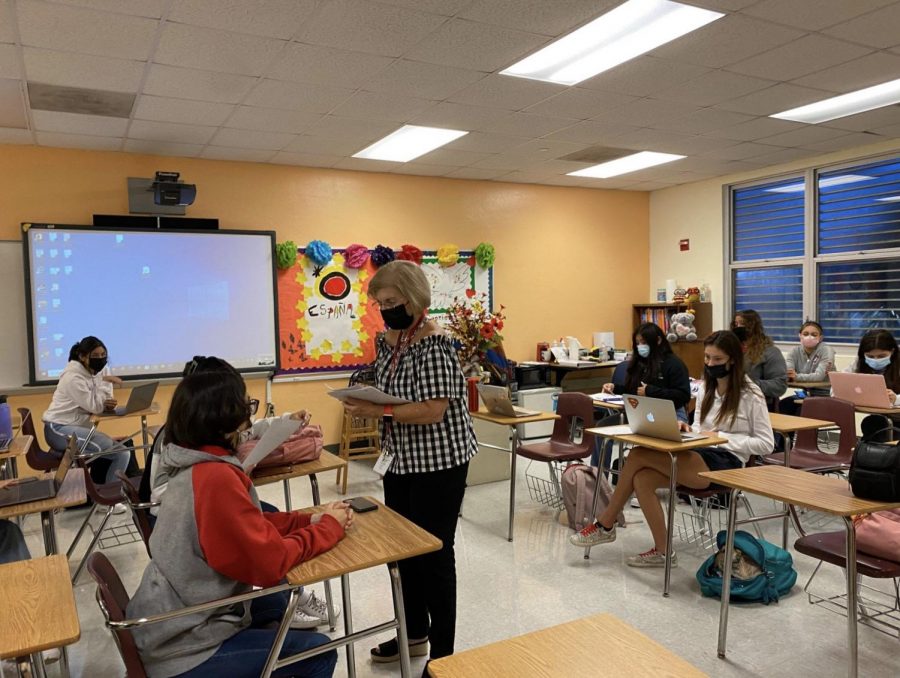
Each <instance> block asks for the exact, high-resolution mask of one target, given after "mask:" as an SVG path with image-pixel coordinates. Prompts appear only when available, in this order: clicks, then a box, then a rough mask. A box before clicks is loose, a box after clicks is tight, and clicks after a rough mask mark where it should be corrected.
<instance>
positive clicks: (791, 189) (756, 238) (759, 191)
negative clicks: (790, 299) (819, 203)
mask: <svg viewBox="0 0 900 678" xmlns="http://www.w3.org/2000/svg"><path fill="white" fill-rule="evenodd" d="M804 193H805V187H804V184H803V179H802V178H801V177H793V178H791V179H782V180H780V181H775V182H772V183H768V184H763V185H761V186H752V187H749V188H737V189H734V191H733V192H732V204H731V209H732V211H731V215H732V224H733V229H734V234H733V235H734V238H733V240H734V243H733V244H734V249H733V258H734V261H752V260H759V259H777V258H783V257H799V256H802V255H803V216H804V208H803V199H804Z"/></svg>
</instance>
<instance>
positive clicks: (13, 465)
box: [0, 436, 34, 480]
mask: <svg viewBox="0 0 900 678" xmlns="http://www.w3.org/2000/svg"><path fill="white" fill-rule="evenodd" d="M33 441H34V436H16V437H15V438H13V439H12V440H11V441H10V443H9V447H8V448H7V449H6V450H5V451H3V452H0V462H4V461H6V462H8V464H7V463H4V464H3V472H2V475H0V478H2V479H4V480H5V479H7V478H18V477H19V457H21V456H22V455H24V454H25V453H26V452H28V448H29V447H31V443H32V442H33Z"/></svg>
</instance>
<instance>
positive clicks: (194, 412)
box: [127, 373, 352, 678]
mask: <svg viewBox="0 0 900 678" xmlns="http://www.w3.org/2000/svg"><path fill="white" fill-rule="evenodd" d="M250 416H251V406H250V400H249V398H248V397H247V388H246V385H245V384H244V381H243V379H241V378H240V376H239V375H237V374H236V373H235V374H230V373H205V374H192V375H190V376H188V377H185V378H184V379H183V380H182V382H181V383H180V384H179V385H178V387H177V388H176V389H175V393H174V395H173V397H172V404H171V406H170V408H169V414H168V417H167V419H166V444H165V446H164V447H163V449H162V453H161V454H160V457H159V459H157V460H156V464H157V465H158V466H160V467H161V468H165V469H166V472H167V474H168V477H169V483H168V489H167V490H166V493H165V499H164V500H163V502H162V506H161V507H160V511H159V517H158V519H157V522H156V527H155V528H154V530H153V534H152V536H151V537H150V547H151V551H152V553H153V558H152V560H151V561H150V564H149V565H148V566H147V569H146V570H145V571H144V575H143V578H142V579H141V584H140V586H139V587H138V590H137V591H136V593H135V595H134V597H133V598H132V599H131V602H130V603H129V605H128V610H127V614H128V616H129V617H132V618H134V617H146V616H150V615H155V614H162V613H166V612H174V611H177V610H179V609H182V608H184V607H185V606H190V605H196V604H199V603H204V602H209V601H212V600H217V599H220V598H226V597H229V596H234V595H239V594H241V593H246V592H248V591H250V590H251V588H252V587H254V586H261V587H266V586H274V585H276V584H278V583H279V582H281V581H283V580H284V578H285V576H286V574H287V573H288V571H289V570H290V569H291V568H293V567H295V566H296V565H298V564H299V563H301V562H303V561H306V560H309V559H310V558H313V557H315V556H317V555H319V554H320V553H323V552H325V551H327V550H328V549H330V548H332V547H333V546H334V545H335V544H337V542H338V541H340V540H341V539H342V538H343V536H344V530H345V529H346V528H347V527H349V525H350V523H351V520H352V517H351V514H350V509H349V508H348V507H347V506H346V505H345V504H342V503H335V504H331V505H330V506H329V507H328V508H327V509H326V510H325V512H323V513H321V514H319V515H315V516H310V515H309V514H304V513H299V512H296V511H295V512H291V513H282V512H277V513H263V512H262V511H261V510H260V506H259V499H258V498H257V495H256V490H255V488H254V487H253V483H252V482H251V480H250V478H249V477H248V476H247V474H246V473H244V470H243V468H242V467H241V464H240V462H239V461H238V460H237V457H235V456H234V451H235V449H236V447H237V444H238V442H239V440H240V438H241V434H242V432H243V431H245V430H248V429H249V428H250ZM285 607H286V599H285V597H284V595H282V594H273V595H270V596H265V597H262V598H257V599H255V600H253V601H252V602H250V603H241V604H238V605H235V606H233V607H230V608H227V609H216V610H206V611H203V612H198V613H196V614H193V615H188V616H184V617H178V618H175V619H171V620H169V621H165V622H160V623H157V624H150V625H146V626H142V627H137V628H135V629H134V631H133V633H134V638H135V642H136V643H137V647H138V651H139V652H140V655H141V659H142V661H143V662H144V665H145V666H146V668H147V672H148V673H149V674H150V675H151V676H154V677H157V676H159V677H161V678H167V677H169V676H190V677H195V676H216V678H218V676H229V678H232V677H234V678H243V677H247V678H249V677H250V676H258V675H259V674H260V672H261V671H262V668H263V666H264V665H265V662H266V657H267V656H268V653H269V649H270V648H271V645H272V641H273V638H274V635H275V633H276V628H277V624H278V623H279V622H280V620H281V618H282V617H283V615H284V612H285ZM327 641H328V638H327V637H326V636H324V635H321V634H318V633H313V632H307V631H289V632H288V635H287V638H286V640H285V643H284V652H285V653H290V654H295V653H298V652H302V651H304V650H307V649H310V648H312V647H315V646H318V645H321V644H323V643H325V642H327ZM336 660H337V653H336V652H335V651H334V650H332V651H330V652H326V653H324V654H321V655H316V656H315V657H311V658H309V659H306V660H304V661H302V662H299V663H297V664H292V665H291V666H289V667H286V668H284V669H281V670H279V671H276V672H275V673H274V674H273V675H276V676H310V677H316V678H319V677H324V676H331V675H332V673H333V671H334V666H335V662H336Z"/></svg>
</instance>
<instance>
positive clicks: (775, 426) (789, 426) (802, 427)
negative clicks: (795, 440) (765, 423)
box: [769, 412, 834, 433]
mask: <svg viewBox="0 0 900 678" xmlns="http://www.w3.org/2000/svg"><path fill="white" fill-rule="evenodd" d="M769 421H770V422H771V423H772V430H773V431H778V432H779V433H793V432H795V431H810V430H812V429H817V428H823V427H825V426H834V422H833V421H827V420H825V419H810V418H808V417H795V416H793V415H790V414H778V413H777V412H769Z"/></svg>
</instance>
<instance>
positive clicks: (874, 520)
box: [853, 509, 900, 561]
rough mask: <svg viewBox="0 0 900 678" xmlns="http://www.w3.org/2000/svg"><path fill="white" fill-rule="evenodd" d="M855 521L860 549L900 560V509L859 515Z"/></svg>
mask: <svg viewBox="0 0 900 678" xmlns="http://www.w3.org/2000/svg"><path fill="white" fill-rule="evenodd" d="M853 523H854V525H855V527H856V549H857V550H858V551H861V552H862V553H867V554H869V555H870V556H877V557H878V558H883V559H884V560H892V561H897V560H900V509H893V510H892V511H876V512H875V513H869V514H868V515H865V516H857V517H855V518H854V519H853Z"/></svg>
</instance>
